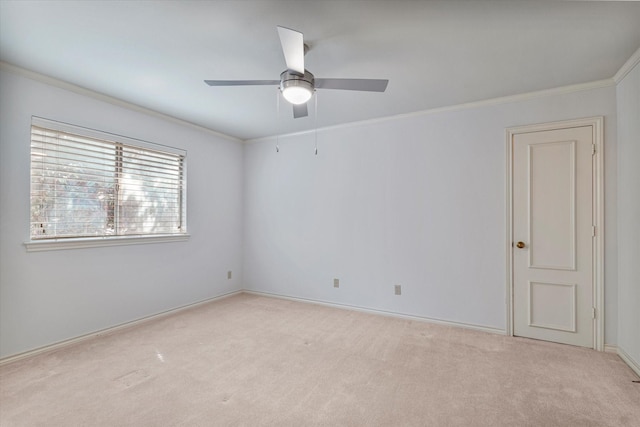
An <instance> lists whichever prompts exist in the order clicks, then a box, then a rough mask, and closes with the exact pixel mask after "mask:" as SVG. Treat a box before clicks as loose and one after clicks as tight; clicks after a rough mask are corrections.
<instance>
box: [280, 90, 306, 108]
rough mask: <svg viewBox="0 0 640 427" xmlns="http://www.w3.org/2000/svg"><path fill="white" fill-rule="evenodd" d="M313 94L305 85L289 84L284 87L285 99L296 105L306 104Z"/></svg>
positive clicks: (283, 94)
mask: <svg viewBox="0 0 640 427" xmlns="http://www.w3.org/2000/svg"><path fill="white" fill-rule="evenodd" d="M311 95H313V93H312V92H311V90H310V89H309V88H308V87H305V86H287V87H285V88H284V89H282V96H284V99H286V100H287V101H289V102H290V103H292V104H295V105H299V104H304V103H305V102H307V101H308V100H310V99H311Z"/></svg>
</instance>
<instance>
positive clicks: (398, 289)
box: [393, 285, 402, 295]
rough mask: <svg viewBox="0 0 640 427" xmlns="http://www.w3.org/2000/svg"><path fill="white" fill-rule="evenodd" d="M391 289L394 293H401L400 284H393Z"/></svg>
mask: <svg viewBox="0 0 640 427" xmlns="http://www.w3.org/2000/svg"><path fill="white" fill-rule="evenodd" d="M393 290H394V293H395V294H396V295H402V286H401V285H394V286H393Z"/></svg>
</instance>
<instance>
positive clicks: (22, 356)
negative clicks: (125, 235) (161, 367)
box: [0, 290, 242, 366]
mask: <svg viewBox="0 0 640 427" xmlns="http://www.w3.org/2000/svg"><path fill="white" fill-rule="evenodd" d="M240 293H242V291H241V290H240V291H233V292H229V293H226V294H222V295H218V296H215V297H213V298H207V299H205V300H202V301H197V302H194V303H191V304H187V305H183V306H180V307H177V308H172V309H171V310H167V311H163V312H161V313H156V314H152V315H151V316H146V317H141V318H140V319H136V320H132V321H130V322H125V323H121V324H119V325H116V326H111V327H109V328H105V329H100V330H99V331H95V332H90V333H88V334H85V335H80V336H78V337H75V338H70V339H68V340H64V341H59V342H56V343H53V344H49V345H46V346H43V347H38V348H36V349H33V350H28V351H25V352H23V353H18V354H15V355H13V356H8V357H5V358H2V359H0V366H3V365H6V364H8V363H12V362H16V361H18V360H22V359H26V358H28V357H33V356H36V355H38V354H42V353H47V352H50V351H53V350H57V349H60V348H63V347H67V346H69V345H72V344H76V343H79V342H82V341H86V340H88V339H91V338H95V337H98V336H101V335H106V334H110V333H113V332H116V331H120V330H122V329H126V328H130V327H132V326H136V325H139V324H141V323H145V322H148V321H151V320H157V319H161V318H163V317H166V316H169V315H172V314H176V313H179V312H181V311H184V310H188V309H190V308H194V307H197V306H199V305H203V304H208V303H210V302H213V301H216V300H221V299H224V298H228V297H230V296H233V295H236V294H240Z"/></svg>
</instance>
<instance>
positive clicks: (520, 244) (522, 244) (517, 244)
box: [516, 242, 525, 249]
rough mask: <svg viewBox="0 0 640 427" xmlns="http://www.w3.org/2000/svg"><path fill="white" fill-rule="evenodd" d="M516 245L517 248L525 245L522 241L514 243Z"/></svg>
mask: <svg viewBox="0 0 640 427" xmlns="http://www.w3.org/2000/svg"><path fill="white" fill-rule="evenodd" d="M516 247H517V248H518V249H522V248H524V247H525V244H524V242H518V243H516Z"/></svg>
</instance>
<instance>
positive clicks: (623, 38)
mask: <svg viewBox="0 0 640 427" xmlns="http://www.w3.org/2000/svg"><path fill="white" fill-rule="evenodd" d="M276 25H282V26H286V27H289V28H293V29H296V30H299V31H301V32H302V33H304V37H305V40H306V41H307V42H308V43H309V44H310V45H311V50H310V51H309V53H308V54H307V56H306V57H305V61H306V64H305V65H306V67H307V69H309V70H310V71H311V72H312V73H314V74H315V75H316V77H341V78H388V79H389V80H390V83H389V86H388V89H387V91H386V92H385V93H365V92H352V91H334V90H319V91H318V92H319V97H318V115H317V126H318V127H325V126H331V125H336V124H341V123H347V122H353V121H359V120H366V119H372V118H377V117H384V116H391V115H396V114H403V113H410V112H414V111H421V110H426V109H432V108H437V107H443V106H451V105H456V104H462V103H467V102H473V101H479V100H484V99H490V98H495V97H500V96H507V95H514V94H519V93H525V92H530V91H536V90H542V89H549V88H555V87H559V86H565V85H571V84H578V83H586V82H592V81H596V80H601V79H607V78H611V77H612V76H613V75H614V74H615V73H616V71H618V69H619V68H620V67H621V66H622V65H623V64H624V63H625V61H626V60H627V59H628V58H629V57H630V56H631V55H632V54H633V53H634V51H635V50H636V49H638V47H640V3H638V2H560V1H524V0H523V1H515V0H512V1H482V0H478V1H455V0H454V1H403V0H395V1H349V0H338V1H322V0H315V1H287V0H253V1H252V0H246V1H95V0H94V1H78V2H76V1H54V0H49V1H7V0H0V60H2V61H5V62H8V63H10V64H13V65H16V66H19V67H22V68H26V69H29V70H32V71H35V72H38V73H42V74H45V75H48V76H51V77H54V78H57V79H60V80H63V81H66V82H69V83H73V84H75V85H78V86H81V87H84V88H88V89H91V90H93V91H96V92H100V93H103V94H106V95H109V96H112V97H115V98H119V99H121V100H124V101H127V102H130V103H133V104H137V105H140V106H142V107H146V108H149V109H152V110H155V111H158V112H161V113H164V114H168V115H170V116H174V117H176V118H179V119H182V120H186V121H188V122H192V123H195V124H198V125H201V126H204V127H207V128H210V129H213V130H216V131H219V132H222V133H224V134H227V135H231V136H235V137H237V138H240V139H252V138H257V137H262V136H268V135H274V134H277V133H279V134H283V133H291V132H297V131H303V130H307V129H313V128H314V126H315V123H314V112H313V108H312V109H311V110H310V114H309V117H307V118H301V119H293V117H292V115H291V106H290V105H288V104H285V103H284V102H283V103H281V112H280V115H279V116H278V115H277V113H276V96H277V95H276V93H277V90H276V88H275V86H273V87H271V86H253V87H223V88H220V87H209V86H207V85H205V84H204V83H203V80H205V79H217V80H223V79H224V80H227V79H229V80H231V79H252V80H253V79H266V80H272V79H273V80H277V79H278V78H279V75H280V72H282V71H283V70H284V69H285V64H284V58H283V55H282V52H281V49H280V43H279V39H278V34H277V31H276Z"/></svg>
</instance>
